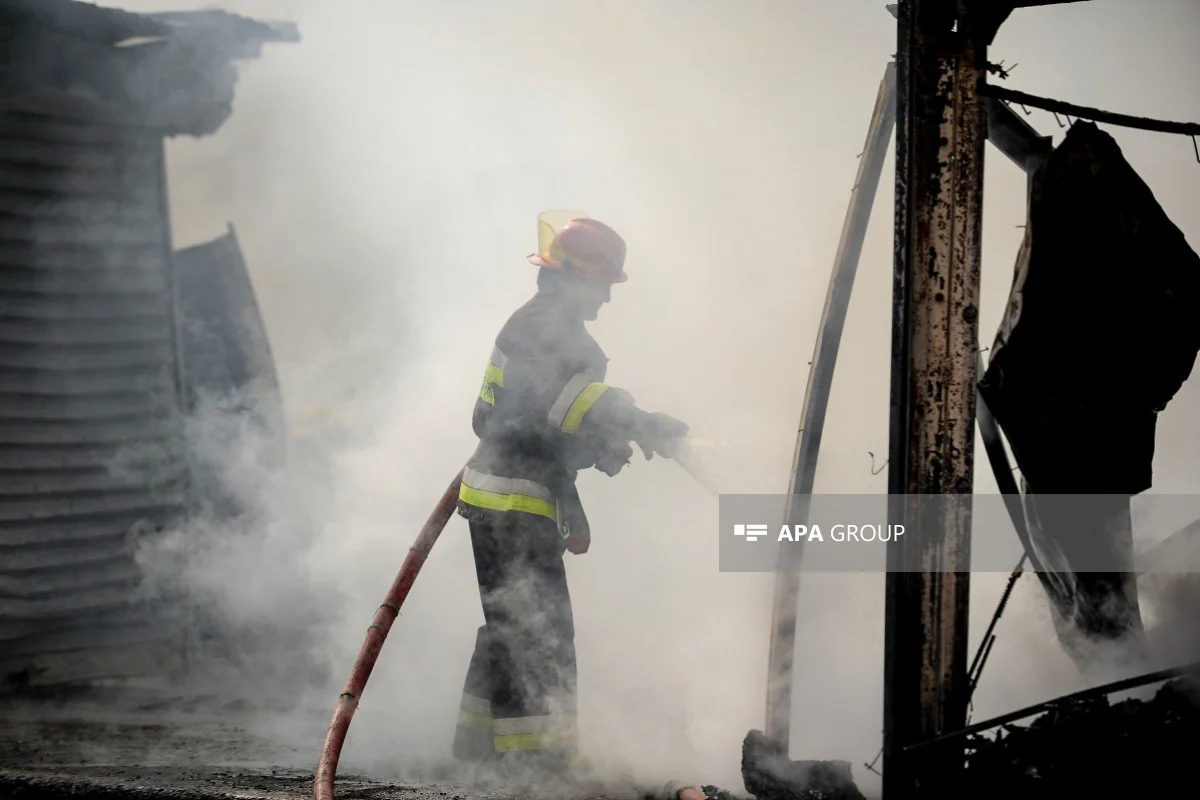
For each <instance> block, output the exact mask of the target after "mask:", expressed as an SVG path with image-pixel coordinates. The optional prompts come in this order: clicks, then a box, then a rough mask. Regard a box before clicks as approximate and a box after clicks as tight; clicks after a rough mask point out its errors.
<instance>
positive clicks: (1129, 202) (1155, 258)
mask: <svg viewBox="0 0 1200 800" xmlns="http://www.w3.org/2000/svg"><path fill="white" fill-rule="evenodd" d="M1198 349H1200V257H1198V256H1197V255H1196V253H1195V251H1194V250H1193V249H1192V248H1191V247H1190V246H1189V245H1188V243H1187V241H1186V240H1185V238H1184V235H1183V233H1182V232H1181V231H1180V230H1179V228H1178V227H1176V226H1175V225H1174V224H1173V223H1172V222H1171V220H1170V219H1169V218H1168V217H1167V215H1166V212H1164V211H1163V209H1162V207H1161V206H1160V205H1159V204H1158V202H1157V201H1156V200H1155V198H1154V195H1153V193H1152V192H1151V191H1150V188H1149V187H1148V186H1147V185H1146V184H1145V182H1144V181H1142V179H1141V178H1140V177H1138V175H1137V173H1136V172H1135V171H1134V169H1133V168H1132V167H1131V166H1130V165H1129V163H1128V162H1126V160H1125V158H1124V156H1123V155H1122V153H1121V150H1120V148H1119V147H1118V146H1117V143H1116V142H1115V141H1114V140H1113V138H1112V137H1111V136H1109V135H1108V134H1107V133H1105V132H1103V131H1101V130H1100V129H1099V128H1097V127H1096V125H1095V124H1093V123H1089V122H1078V123H1076V124H1075V125H1073V126H1072V127H1071V129H1070V131H1069V132H1068V133H1067V135H1066V137H1065V138H1064V141H1063V142H1062V144H1061V145H1060V146H1059V147H1058V148H1057V149H1056V150H1055V152H1054V153H1053V154H1052V155H1051V156H1050V158H1049V159H1048V160H1047V162H1046V163H1045V164H1044V165H1043V166H1042V168H1041V169H1040V170H1039V171H1038V173H1037V174H1036V175H1035V176H1034V180H1033V186H1032V196H1031V198H1030V211H1029V220H1028V226H1027V228H1026V232H1025V240H1024V242H1023V244H1022V247H1021V251H1020V254H1019V255H1018V258H1017V265H1016V275H1015V278H1014V282H1013V287H1012V292H1011V294H1010V297H1009V303H1008V309H1007V312H1006V315H1005V318H1004V321H1003V323H1002V324H1001V327H1000V330H999V332H998V334H997V336H996V340H995V342H994V343H993V345H992V347H991V360H990V362H989V365H988V369H987V372H986V373H985V375H984V379H983V381H982V382H981V384H980V392H981V393H982V394H983V396H984V399H985V400H986V402H987V403H988V407H989V408H990V409H991V411H992V414H993V415H994V416H995V417H996V420H997V421H998V422H999V424H1000V427H1001V429H1002V430H1003V431H1004V433H1005V435H1006V436H1007V437H1008V440H1009V444H1010V445H1011V446H1012V448H1013V451H1014V456H1015V457H1016V461H1017V464H1018V466H1019V467H1020V469H1021V473H1022V476H1023V477H1024V479H1025V480H1026V482H1027V483H1028V484H1029V486H1030V487H1031V488H1032V490H1033V491H1036V492H1038V493H1043V494H1046V493H1056V494H1067V493H1079V494H1101V493H1108V494H1124V495H1134V494H1137V493H1139V492H1142V491H1145V490H1146V489H1148V488H1149V487H1150V485H1151V477H1152V476H1151V462H1152V459H1153V455H1154V434H1155V422H1156V416H1157V413H1158V412H1159V411H1161V410H1162V409H1163V408H1165V407H1166V405H1167V403H1168V402H1169V401H1170V400H1171V398H1172V397H1174V395H1175V393H1176V392H1177V391H1178V390H1179V388H1180V386H1182V385H1183V382H1184V381H1185V380H1186V379H1187V378H1188V376H1189V375H1190V374H1191V371H1192V367H1193V364H1194V363H1195V359H1196V353H1197V350H1198Z"/></svg>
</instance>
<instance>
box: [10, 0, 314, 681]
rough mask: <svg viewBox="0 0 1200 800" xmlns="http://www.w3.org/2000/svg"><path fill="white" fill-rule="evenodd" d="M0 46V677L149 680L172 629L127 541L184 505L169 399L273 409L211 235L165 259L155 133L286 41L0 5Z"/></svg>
mask: <svg viewBox="0 0 1200 800" xmlns="http://www.w3.org/2000/svg"><path fill="white" fill-rule="evenodd" d="M0 38H3V43H2V44H0V53H2V54H3V55H0V681H2V682H3V683H4V684H5V685H6V686H10V687H11V686H13V685H14V684H16V685H27V686H38V685H53V684H62V683H72V682H79V681H93V680H97V679H103V678H114V677H129V676H141V675H164V674H169V673H170V672H171V671H172V670H178V669H180V668H181V667H182V666H183V653H184V652H185V647H184V643H185V642H184V640H185V639H186V637H187V630H186V629H185V628H181V627H180V626H178V625H177V624H175V623H174V622H167V621H166V612H167V610H168V607H169V602H168V600H169V598H167V599H164V598H162V597H147V596H145V595H144V594H143V593H142V592H141V589H140V587H141V584H142V574H141V570H140V568H139V565H138V563H137V561H136V558H135V553H134V545H135V544H136V541H137V539H138V537H139V536H144V535H152V534H153V532H155V531H157V530H160V529H161V528H162V527H163V526H165V525H168V524H170V523H171V522H173V521H175V520H178V519H180V518H181V517H182V516H183V515H186V514H187V513H188V511H189V509H190V508H192V507H194V505H195V504H196V502H197V500H198V496H197V492H198V489H197V481H196V476H195V475H194V471H193V470H192V468H191V463H190V462H191V459H190V458H189V453H188V447H187V442H186V438H185V435H184V422H185V419H186V416H187V414H188V411H189V410H190V408H191V406H192V404H193V403H194V402H195V397H196V394H197V392H198V391H199V389H200V388H204V387H208V388H211V389H216V390H218V391H229V390H233V389H236V388H237V387H239V386H244V385H246V384H248V383H250V382H251V381H258V382H259V383H263V382H265V383H266V384H267V385H268V386H269V387H271V391H270V392H268V394H269V395H270V398H271V399H269V400H268V402H267V403H266V404H265V405H264V406H262V408H264V409H265V411H264V412H263V413H265V415H266V416H267V417H268V418H270V419H272V420H275V421H278V417H279V416H280V413H279V409H278V387H277V381H276V380H275V376H274V368H273V366H272V363H271V359H270V351H269V348H268V347H267V345H266V336H265V332H264V330H263V324H262V320H261V318H260V317H259V315H258V311H257V307H256V304H255V301H254V296H253V290H252V289H251V288H250V284H249V280H248V277H247V276H246V268H245V264H244V263H243V262H242V259H241V255H240V253H239V252H238V249H237V243H236V239H235V237H234V236H233V232H232V229H230V232H229V234H228V235H227V236H224V237H221V238H219V239H218V240H216V241H214V242H211V243H208V244H206V245H200V246H197V247H192V248H188V249H187V250H184V251H182V252H178V253H177V252H175V249H174V246H173V243H172V235H171V225H170V216H169V210H168V209H169V204H168V198H167V186H166V173H165V168H164V147H165V142H166V140H167V139H168V138H170V137H175V136H206V135H209V134H212V133H214V132H215V131H217V130H218V129H219V128H220V127H221V125H222V123H223V122H224V121H225V120H226V119H227V118H228V116H229V115H230V114H231V112H232V103H233V98H234V92H235V85H236V78H237V73H236V67H235V65H234V62H235V61H237V60H239V59H251V58H256V57H258V56H259V54H260V51H261V48H262V45H263V44H264V43H266V42H292V41H297V40H298V35H297V33H296V31H295V30H294V29H293V28H292V27H290V26H287V25H281V24H276V23H263V22H257V21H254V20H249V19H245V18H242V17H238V16H235V15H232V14H227V13H224V12H220V11H204V12H194V13H179V14H150V15H142V14H132V13H128V12H124V11H120V10H116V9H111V8H104V7H99V6H93V5H90V4H86V3H81V2H74V0H0ZM235 321H236V324H235ZM185 323H186V324H185Z"/></svg>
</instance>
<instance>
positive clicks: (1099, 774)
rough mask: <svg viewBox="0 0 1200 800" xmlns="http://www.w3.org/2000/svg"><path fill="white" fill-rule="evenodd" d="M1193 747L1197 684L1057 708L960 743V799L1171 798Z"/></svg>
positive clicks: (1199, 710)
mask: <svg viewBox="0 0 1200 800" xmlns="http://www.w3.org/2000/svg"><path fill="white" fill-rule="evenodd" d="M1197 742H1200V681H1197V680H1196V679H1195V678H1180V679H1178V680H1174V681H1171V682H1169V683H1167V684H1165V685H1164V686H1163V687H1162V688H1161V689H1160V690H1159V691H1158V692H1157V694H1155V696H1154V697H1153V698H1152V699H1150V700H1147V701H1142V700H1136V699H1128V700H1123V701H1120V702H1117V703H1112V702H1110V700H1109V698H1107V697H1098V698H1089V699H1086V700H1080V701H1075V702H1071V703H1065V704H1064V705H1063V706H1061V707H1059V708H1057V709H1055V710H1053V711H1050V712H1048V713H1046V714H1043V715H1042V716H1040V717H1038V718H1036V719H1035V720H1033V722H1032V723H1030V724H1029V725H1028V726H1018V725H1005V726H1003V728H1002V729H1001V730H999V731H998V732H996V733H993V734H990V735H978V736H972V737H970V738H969V739H968V740H967V772H966V793H967V795H969V796H970V797H972V798H975V799H976V800H985V799H986V798H993V797H994V798H1001V797H1003V798H1013V797H1020V798H1022V799H1023V800H1040V799H1041V798H1052V797H1053V798H1061V797H1067V796H1073V795H1077V796H1080V797H1150V796H1155V797H1171V796H1176V795H1178V794H1179V792H1178V791H1177V790H1176V789H1175V788H1174V787H1176V786H1178V785H1186V783H1187V780H1186V779H1187V777H1188V776H1187V775H1186V772H1187V771H1188V770H1190V769H1191V767H1192V761H1193V759H1194V758H1195V750H1196V743H1197Z"/></svg>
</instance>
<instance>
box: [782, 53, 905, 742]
mask: <svg viewBox="0 0 1200 800" xmlns="http://www.w3.org/2000/svg"><path fill="white" fill-rule="evenodd" d="M895 97H896V65H895V64H894V63H889V64H888V65H887V67H886V69H885V70H884V75H883V80H882V81H880V83H879V93H878V95H877V96H876V98H875V110H874V111H873V112H872V114H871V127H870V129H869V130H868V131H867V140H866V143H865V145H864V147H863V154H862V157H861V160H860V161H859V164H858V177H857V179H856V180H855V183H854V190H853V192H852V193H851V199H850V207H849V208H848V209H847V211H846V218H845V221H844V222H843V225H842V238H841V240H840V241H839V243H838V249H837V256H836V258H835V259H834V265H833V273H832V274H831V275H830V277H829V289H828V291H827V293H826V295H825V309H824V311H823V312H822V314H821V325H820V328H819V329H818V332H817V341H816V344H815V345H814V346H813V358H812V368H811V369H810V370H809V373H808V385H807V386H806V387H805V390H804V412H803V416H802V418H801V420H800V430H799V432H798V433H797V435H796V452H795V455H794V458H793V462H792V475H791V487H790V491H791V496H789V497H788V501H787V507H786V509H785V516H786V519H787V523H788V524H789V525H795V524H804V522H805V518H806V517H807V515H808V497H807V496H808V495H811V494H812V491H813V480H814V479H815V477H816V473H817V453H818V451H819V450H820V447H821V433H822V431H823V429H824V427H825V411H826V409H827V408H828V406H829V390H830V387H831V386H832V384H833V369H834V364H835V363H836V361H837V355H838V346H839V345H840V344H841V340H842V330H843V328H844V327H845V323H846V312H847V309H848V308H849V306H850V294H851V290H852V289H853V287H854V276H855V274H856V272H857V270H858V262H859V257H860V256H861V255H862V248H863V241H864V240H865V239H866V235H867V224H868V223H869V222H870V219H871V206H872V205H873V204H874V202H875V193H876V190H877V189H878V188H879V180H880V176H881V175H882V173H883V162H884V159H885V158H886V157H887V147H888V142H890V141H891V138H892V128H893V127H894V125H895ZM801 556H802V549H801V547H800V546H798V545H797V546H794V547H784V548H782V549H781V550H780V563H779V565H778V568H777V571H776V573H775V595H774V603H773V607H772V613H771V648H770V653H769V656H768V663H767V709H766V728H765V730H764V733H765V734H766V735H767V737H768V738H770V739H773V740H774V741H776V742H778V743H779V744H780V745H782V747H783V749H784V752H787V747H788V744H789V739H790V733H791V715H792V661H793V656H794V653H795V647H796V613H797V599H798V597H799V594H800V574H799V568H800V559H801Z"/></svg>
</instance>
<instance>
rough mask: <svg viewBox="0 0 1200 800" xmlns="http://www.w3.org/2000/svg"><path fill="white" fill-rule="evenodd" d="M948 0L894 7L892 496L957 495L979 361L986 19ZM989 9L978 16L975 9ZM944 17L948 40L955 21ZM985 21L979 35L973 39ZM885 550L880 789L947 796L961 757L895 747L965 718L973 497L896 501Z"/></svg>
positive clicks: (965, 490)
mask: <svg viewBox="0 0 1200 800" xmlns="http://www.w3.org/2000/svg"><path fill="white" fill-rule="evenodd" d="M962 5H963V4H959V3H955V2H952V0H908V2H905V3H902V4H901V5H900V8H899V26H898V27H899V36H898V39H899V42H898V66H899V75H900V78H899V81H898V85H899V87H900V96H901V97H902V98H903V100H902V106H901V108H902V112H901V116H900V125H899V126H898V131H899V137H898V142H897V152H898V159H897V177H896V180H897V226H896V275H895V287H894V288H895V290H896V296H895V297H894V303H893V308H894V315H895V320H894V330H893V337H894V338H893V374H892V378H893V386H892V431H891V434H892V435H891V437H890V438H891V443H890V451H891V453H890V456H891V459H893V460H890V461H889V465H890V466H889V493H890V494H893V495H896V496H900V495H938V494H954V495H967V496H968V498H969V495H970V494H971V492H972V489H973V480H972V479H973V460H974V459H973V456H974V443H975V399H976V385H977V382H978V364H979V356H978V349H979V345H978V342H979V336H978V324H979V313H978V309H979V270H980V243H981V232H982V216H983V214H982V211H983V203H982V201H983V159H984V151H985V147H984V146H985V144H986V141H987V117H986V110H985V107H984V104H983V101H982V98H981V97H980V95H979V87H980V86H981V85H982V83H983V78H984V75H985V67H986V47H987V43H988V42H989V41H990V40H991V34H992V33H993V32H994V30H990V29H988V28H989V24H988V20H986V19H982V20H981V19H977V17H976V15H975V14H973V12H972V9H971V8H962ZM985 16H987V15H985ZM955 22H957V31H955V30H954V24H955ZM980 26H982V28H983V30H980ZM892 506H893V508H892V511H893V513H894V514H895V521H897V522H901V523H903V524H905V525H906V529H907V531H908V533H907V535H906V536H905V537H904V538H903V539H902V540H901V541H900V542H899V543H895V544H889V548H888V575H887V610H886V616H887V633H886V644H885V647H886V649H885V654H884V661H885V684H884V767H885V768H884V778H883V789H884V794H885V796H889V797H906V798H907V797H914V796H929V795H930V794H934V793H941V792H943V791H946V790H947V789H948V788H950V787H952V786H953V785H954V784H955V783H956V781H957V778H958V777H959V775H960V774H961V770H962V752H961V750H960V751H959V752H958V753H957V754H956V753H955V752H954V751H953V749H941V748H939V749H938V751H937V752H936V753H934V754H932V755H933V756H934V757H932V758H931V757H929V755H930V754H922V756H921V757H919V758H917V757H914V756H913V755H911V754H905V753H904V751H903V748H905V747H906V746H907V745H909V744H912V743H914V742H919V741H924V740H926V739H929V738H931V737H933V736H936V735H939V734H940V733H943V732H946V731H949V730H956V729H959V728H962V727H963V726H964V724H965V720H966V710H967V697H968V695H969V681H968V676H967V633H968V629H967V623H968V618H967V617H968V615H967V609H968V602H969V590H970V572H969V570H970V523H971V514H970V503H969V499H968V501H967V502H960V503H947V504H944V505H941V506H930V505H928V504H926V505H924V506H922V508H921V514H922V516H921V518H918V517H917V515H916V513H915V511H916V509H915V508H914V507H913V506H912V505H911V504H908V503H904V502H902V501H896V500H894V501H893V503H892Z"/></svg>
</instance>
